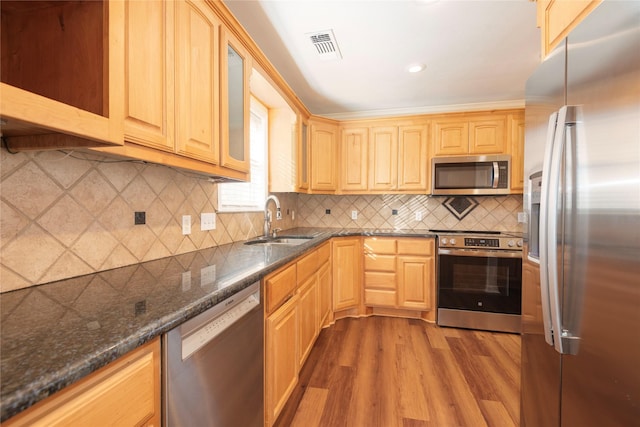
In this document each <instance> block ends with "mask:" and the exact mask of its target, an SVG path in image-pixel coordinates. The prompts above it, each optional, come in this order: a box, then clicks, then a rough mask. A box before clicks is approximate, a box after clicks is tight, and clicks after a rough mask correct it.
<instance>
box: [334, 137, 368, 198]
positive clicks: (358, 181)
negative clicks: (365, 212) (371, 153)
mask: <svg viewBox="0 0 640 427" xmlns="http://www.w3.org/2000/svg"><path fill="white" fill-rule="evenodd" d="M368 139H369V129H368V128H346V129H343V130H342V144H341V145H342V147H341V152H342V157H341V159H340V189H341V190H342V191H345V192H352V191H353V192H355V191H364V190H366V189H367V171H368V165H367V162H368V157H367V152H368V144H369V142H368Z"/></svg>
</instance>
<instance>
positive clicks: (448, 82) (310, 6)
mask: <svg viewBox="0 0 640 427" xmlns="http://www.w3.org/2000/svg"><path fill="white" fill-rule="evenodd" d="M224 1H225V4H226V5H227V6H228V7H229V9H230V10H231V11H232V13H233V14H234V15H235V16H236V17H237V18H238V20H239V21H240V23H241V24H242V25H243V26H244V28H245V29H246V30H247V31H248V33H249V34H250V35H251V37H252V38H253V39H254V40H255V42H256V43H257V44H258V46H260V48H261V49H262V51H263V52H264V53H265V55H266V56H267V57H268V58H269V60H270V61H271V63H272V64H273V65H274V66H275V68H276V69H277V70H278V72H280V74H281V75H282V76H283V77H284V79H285V80H286V81H287V83H288V84H289V86H291V88H292V89H293V91H294V92H295V93H296V94H297V95H298V97H299V98H300V99H301V100H302V102H303V103H304V104H305V106H306V107H307V108H308V109H309V111H310V112H311V113H312V114H315V115H321V116H326V117H333V118H338V119H340V118H341V119H346V118H355V117H374V116H380V115H401V114H418V113H431V112H445V111H461V110H473V109H487V108H511V107H522V106H524V101H523V99H524V88H525V82H526V80H527V78H528V76H529V75H530V74H531V72H532V71H533V69H534V68H535V67H536V65H537V64H539V62H540V33H539V29H538V28H536V5H535V2H532V1H529V0H503V1H490V0H475V1H462V0H439V1H425V0H339V1H331V0H324V1H322V0H262V1H255V0H224ZM322 30H333V32H334V34H335V38H336V41H337V44H338V47H339V50H340V52H341V54H342V59H341V60H334V61H325V60H322V59H320V58H319V57H318V55H317V53H316V50H315V47H314V46H313V45H312V43H311V41H310V39H309V37H308V36H306V34H307V33H312V32H317V31H322ZM412 63H424V64H425V65H426V69H425V70H424V71H422V72H420V73H417V74H410V73H408V72H407V71H406V68H407V66H408V65H409V64H412Z"/></svg>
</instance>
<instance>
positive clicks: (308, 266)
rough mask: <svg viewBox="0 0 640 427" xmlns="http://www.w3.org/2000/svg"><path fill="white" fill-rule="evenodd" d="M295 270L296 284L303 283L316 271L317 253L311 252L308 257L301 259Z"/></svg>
mask: <svg viewBox="0 0 640 427" xmlns="http://www.w3.org/2000/svg"><path fill="white" fill-rule="evenodd" d="M296 270H297V274H298V284H302V283H304V281H305V280H307V279H308V278H309V277H310V276H311V275H312V274H313V273H315V272H316V270H318V255H317V252H316V251H313V252H311V253H310V254H309V255H306V256H305V257H303V258H301V259H300V260H299V261H298V262H297V263H296Z"/></svg>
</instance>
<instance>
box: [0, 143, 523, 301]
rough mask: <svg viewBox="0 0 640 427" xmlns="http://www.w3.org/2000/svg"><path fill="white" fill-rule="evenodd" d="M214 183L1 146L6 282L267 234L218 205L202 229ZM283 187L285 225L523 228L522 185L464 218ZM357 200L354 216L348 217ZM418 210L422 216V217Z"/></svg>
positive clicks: (426, 199) (1, 267)
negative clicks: (137, 221)
mask: <svg viewBox="0 0 640 427" xmlns="http://www.w3.org/2000/svg"><path fill="white" fill-rule="evenodd" d="M218 185H219V184H215V183H213V182H210V181H209V180H207V179H206V178H204V177H201V176H198V175H194V174H191V173H188V172H184V171H179V170H176V169H171V168H167V167H164V166H158V165H154V164H148V163H142V162H135V161H126V160H118V159H114V158H109V157H103V156H98V155H96V154H94V153H83V152H72V153H71V154H66V153H63V152H60V151H42V152H24V153H17V154H11V153H9V152H7V150H6V149H4V148H2V149H1V150H0V292H6V291H11V290H15V289H20V288H25V287H29V286H33V285H37V284H42V283H47V282H51V281H55V280H60V279H65V278H70V277H75V276H79V275H83V274H88V273H94V272H97V271H102V270H107V269H111V268H116V267H122V266H125V265H131V264H136V263H139V262H143V261H150V260H153V259H158V258H162V257H166V256H171V255H177V254H181V253H185V252H190V251H194V250H198V249H204V248H209V247H213V246H217V245H222V244H226V243H231V242H234V241H241V240H246V239H250V238H253V237H255V236H258V235H260V234H262V229H263V228H262V227H263V213H262V212H249V213H218V214H217V220H216V229H215V230H211V231H201V230H200V214H201V213H204V212H215V209H216V207H217V198H218V196H217V189H218ZM278 197H279V199H280V202H281V205H282V213H283V220H282V221H279V222H277V223H275V225H274V226H276V227H279V228H282V229H284V230H286V229H289V228H293V227H334V228H386V229H429V228H433V229H475V230H497V231H521V225H520V224H518V222H517V213H518V212H519V211H521V210H522V197H521V196H517V195H514V196H500V197H473V198H471V199H469V200H457V201H456V202H458V204H459V205H460V204H461V205H462V207H463V208H464V207H466V206H468V205H469V204H472V205H474V206H475V207H473V208H472V210H470V209H469V208H467V210H466V211H465V213H466V212H469V213H468V214H466V216H464V218H462V219H461V220H459V219H458V216H456V214H454V213H453V212H452V211H451V210H450V209H447V208H446V207H445V206H444V204H443V203H444V202H445V201H447V197H435V196H434V197H431V196H426V195H425V196H422V195H366V196H364V195H362V196H351V195H349V196H329V195H306V194H295V193H278ZM450 205H451V204H450ZM453 205H454V206H455V203H453ZM327 210H329V211H330V214H327V213H326V212H327ZM354 210H355V211H357V215H358V217H357V219H356V220H352V219H351V213H352V211H354ZM136 211H144V212H146V224H144V225H134V212H136ZM294 211H295V219H293V212H294ZM416 212H420V214H421V216H422V219H421V220H416ZM182 215H191V218H192V233H191V234H189V235H182V226H181V224H182V222H181V221H182Z"/></svg>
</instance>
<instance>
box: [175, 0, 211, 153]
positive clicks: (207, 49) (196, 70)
mask: <svg viewBox="0 0 640 427" xmlns="http://www.w3.org/2000/svg"><path fill="white" fill-rule="evenodd" d="M175 4H176V6H177V12H176V13H177V16H176V82H177V84H176V100H177V108H176V111H177V115H176V118H177V134H176V137H177V144H176V145H177V149H178V150H177V151H178V152H179V153H180V154H182V155H185V156H188V157H192V158H196V159H199V160H204V161H207V162H211V163H218V162H219V157H218V147H219V132H218V126H216V123H218V120H219V114H220V112H219V107H218V106H219V88H218V84H217V82H218V81H219V75H218V68H219V61H218V58H219V56H220V55H219V49H220V47H219V46H220V40H219V39H220V23H219V21H218V20H217V18H216V17H215V15H214V14H213V12H212V11H211V10H210V9H209V8H208V7H207V6H206V5H197V4H196V3H192V2H190V1H180V2H176V3H175Z"/></svg>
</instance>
